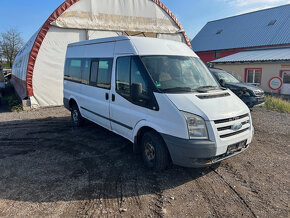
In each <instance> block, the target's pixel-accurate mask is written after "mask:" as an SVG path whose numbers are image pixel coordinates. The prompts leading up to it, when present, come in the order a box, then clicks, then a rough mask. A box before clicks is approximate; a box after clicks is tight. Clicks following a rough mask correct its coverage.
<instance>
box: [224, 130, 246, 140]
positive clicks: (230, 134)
mask: <svg viewBox="0 0 290 218" xmlns="http://www.w3.org/2000/svg"><path fill="white" fill-rule="evenodd" d="M247 130H248V128H247V129H242V130H240V131H236V132H232V133H229V134H225V135H221V136H220V137H221V138H227V137H230V136H233V135H238V134H240V133H242V132H245V131H247Z"/></svg>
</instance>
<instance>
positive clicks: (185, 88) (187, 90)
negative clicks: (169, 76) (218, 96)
mask: <svg viewBox="0 0 290 218" xmlns="http://www.w3.org/2000/svg"><path fill="white" fill-rule="evenodd" d="M160 90H161V91H163V92H194V91H196V90H195V89H192V88H190V87H173V88H167V89H160Z"/></svg>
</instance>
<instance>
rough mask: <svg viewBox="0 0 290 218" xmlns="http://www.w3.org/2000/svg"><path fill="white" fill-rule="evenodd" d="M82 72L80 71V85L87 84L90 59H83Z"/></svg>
mask: <svg viewBox="0 0 290 218" xmlns="http://www.w3.org/2000/svg"><path fill="white" fill-rule="evenodd" d="M82 61H83V63H82V65H83V67H82V68H83V70H82V83H83V84H89V80H90V64H91V60H90V59H83V60H82Z"/></svg>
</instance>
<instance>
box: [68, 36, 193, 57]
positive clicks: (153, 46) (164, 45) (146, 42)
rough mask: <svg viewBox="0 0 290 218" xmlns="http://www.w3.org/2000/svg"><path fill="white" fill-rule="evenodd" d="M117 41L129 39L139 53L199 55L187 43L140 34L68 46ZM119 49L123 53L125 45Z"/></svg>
mask: <svg viewBox="0 0 290 218" xmlns="http://www.w3.org/2000/svg"><path fill="white" fill-rule="evenodd" d="M117 41H127V42H128V44H127V45H128V48H130V47H131V48H132V49H133V50H131V52H133V53H136V54H138V55H181V56H193V57H197V55H196V54H195V53H194V52H193V51H192V49H191V48H189V47H188V46H187V45H186V44H185V43H182V42H177V41H173V40H168V39H158V38H151V37H138V36H118V37H109V38H102V39H93V40H88V41H82V42H77V43H72V44H69V45H68V47H69V48H73V47H82V46H86V45H94V44H101V43H108V42H117ZM123 45H125V44H123ZM125 47H126V46H125ZM118 49H119V48H116V50H115V52H116V53H122V50H123V49H124V47H123V46H122V47H120V49H121V50H118ZM127 53H128V52H127Z"/></svg>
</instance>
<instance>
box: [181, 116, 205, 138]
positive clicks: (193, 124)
mask: <svg viewBox="0 0 290 218" xmlns="http://www.w3.org/2000/svg"><path fill="white" fill-rule="evenodd" d="M181 113H182V114H183V116H184V117H185V120H186V122H187V127H188V134H189V138H190V139H208V133H207V128H206V125H205V121H204V119H202V118H201V117H200V116H197V115H194V114H190V113H186V112H183V111H181Z"/></svg>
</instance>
